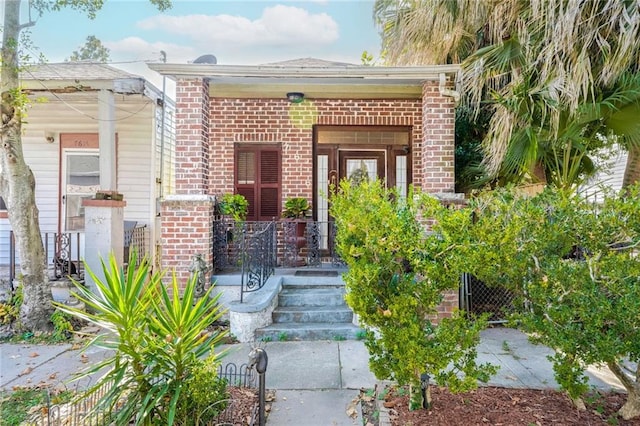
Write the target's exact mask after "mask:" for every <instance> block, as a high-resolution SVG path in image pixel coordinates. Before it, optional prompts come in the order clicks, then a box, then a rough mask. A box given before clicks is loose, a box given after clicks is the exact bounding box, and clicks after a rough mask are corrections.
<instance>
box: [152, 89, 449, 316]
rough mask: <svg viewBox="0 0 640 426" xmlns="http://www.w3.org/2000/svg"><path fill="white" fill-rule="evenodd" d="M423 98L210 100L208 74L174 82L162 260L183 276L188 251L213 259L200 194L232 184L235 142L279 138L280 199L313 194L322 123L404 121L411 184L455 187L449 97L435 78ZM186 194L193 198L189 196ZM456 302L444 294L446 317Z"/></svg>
mask: <svg viewBox="0 0 640 426" xmlns="http://www.w3.org/2000/svg"><path fill="white" fill-rule="evenodd" d="M422 94H423V96H422V99H348V98H345V99H307V100H305V101H304V102H303V103H300V104H293V103H289V102H288V101H287V100H286V99H285V98H284V97H283V98H278V99H263V98H253V99H252V98H213V97H211V98H210V97H209V88H208V84H207V82H206V80H204V79H192V80H188V79H185V80H178V82H177V89H176V96H177V102H176V104H177V111H176V121H177V126H176V193H177V194H178V195H177V196H179V197H182V198H179V199H172V198H171V197H168V198H167V200H166V201H165V202H164V203H163V205H162V265H163V267H164V268H176V270H177V271H178V275H179V277H181V278H182V277H188V271H186V268H187V267H188V265H189V263H190V259H191V256H192V254H194V253H205V254H206V256H207V257H206V259H207V260H208V261H209V260H210V257H211V252H212V249H211V243H212V238H211V237H212V236H211V229H212V227H211V224H212V221H213V214H212V211H213V209H212V207H213V204H212V201H211V200H203V199H201V198H199V197H202V196H206V195H210V196H214V195H218V194H223V193H228V192H233V190H234V146H235V144H243V143H246V144H249V143H250V144H276V143H277V144H280V146H281V154H282V187H281V189H282V192H281V202H284V200H286V199H287V198H289V197H305V198H307V199H313V195H314V194H313V179H314V170H313V129H314V125H323V126H406V127H410V129H411V145H412V146H411V161H412V170H413V174H412V181H413V184H414V185H416V186H419V187H422V188H423V189H424V190H426V191H428V192H434V193H442V192H453V191H454V100H453V99H452V98H450V97H447V96H443V95H441V94H440V91H439V86H438V82H436V81H429V82H426V83H424V84H423V88H422ZM188 195H194V196H196V198H194V199H189V198H188V197H187V196H188ZM457 306H458V295H457V293H454V292H452V293H447V294H446V295H445V301H444V303H443V305H442V307H441V310H442V314H443V315H444V316H447V315H449V314H450V312H451V310H452V309H453V308H455V307H457Z"/></svg>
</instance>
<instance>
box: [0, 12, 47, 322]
mask: <svg viewBox="0 0 640 426" xmlns="http://www.w3.org/2000/svg"><path fill="white" fill-rule="evenodd" d="M20 30H21V26H20V1H19V0H12V1H6V2H4V28H3V44H2V77H1V80H0V81H1V84H2V90H1V96H2V123H1V127H0V195H1V196H2V197H3V198H4V200H5V203H6V205H7V213H8V216H9V223H10V224H11V229H12V230H13V232H14V235H15V239H16V243H17V248H18V251H19V254H20V272H21V274H22V277H21V281H22V285H23V303H22V307H21V310H20V321H21V323H22V326H23V327H24V328H26V329H28V330H30V331H49V330H51V329H52V323H51V314H52V313H53V311H54V308H53V305H52V304H51V302H52V300H53V297H52V295H51V288H50V287H49V283H48V280H47V276H46V273H45V271H46V259H45V256H44V247H43V245H42V237H41V235H40V224H39V222H38V208H37V207H36V200H35V178H34V176H33V173H32V172H31V169H30V168H29V167H28V166H27V164H26V163H25V161H24V155H23V151H22V118H23V117H22V116H23V113H22V111H23V109H24V108H25V107H26V105H25V102H24V99H23V97H22V96H21V92H20V91H19V79H18V75H19V74H18V69H19V68H18V67H19V61H18V51H17V48H18V39H19V35H20Z"/></svg>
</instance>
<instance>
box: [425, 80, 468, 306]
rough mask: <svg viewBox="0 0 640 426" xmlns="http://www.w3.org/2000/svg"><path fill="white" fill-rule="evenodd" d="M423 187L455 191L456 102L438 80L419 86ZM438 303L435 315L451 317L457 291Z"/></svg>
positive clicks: (458, 295)
mask: <svg viewBox="0 0 640 426" xmlns="http://www.w3.org/2000/svg"><path fill="white" fill-rule="evenodd" d="M422 120H423V126H422V132H423V133H422V164H423V170H422V172H423V177H424V179H423V181H422V190H423V191H426V192H431V193H434V194H437V193H440V194H442V193H448V195H453V192H455V169H454V168H455V166H454V164H455V162H454V160H455V159H454V156H455V101H454V99H453V98H452V97H449V96H444V95H441V94H440V89H439V87H438V82H427V83H425V84H423V86H422ZM443 296H444V300H443V301H442V303H441V304H440V305H439V306H438V313H437V317H438V318H445V317H450V316H451V314H452V312H453V310H454V309H456V308H458V306H459V305H460V293H459V292H458V291H446V292H445V293H444V294H443Z"/></svg>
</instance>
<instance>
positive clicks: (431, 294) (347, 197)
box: [331, 180, 495, 408]
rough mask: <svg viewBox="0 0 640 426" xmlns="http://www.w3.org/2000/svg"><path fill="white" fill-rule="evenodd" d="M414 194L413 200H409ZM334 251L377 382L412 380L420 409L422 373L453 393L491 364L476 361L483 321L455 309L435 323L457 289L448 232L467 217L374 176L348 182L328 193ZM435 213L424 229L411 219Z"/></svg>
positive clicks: (415, 403)
mask: <svg viewBox="0 0 640 426" xmlns="http://www.w3.org/2000/svg"><path fill="white" fill-rule="evenodd" d="M414 195H415V197H414ZM331 215H332V216H334V217H335V220H336V225H337V235H336V245H337V249H338V253H339V254H340V256H341V257H342V259H344V261H345V262H346V263H347V266H348V268H349V269H348V271H347V272H346V274H345V275H344V279H345V283H346V289H347V294H346V300H347V303H348V304H349V306H350V307H351V308H352V309H353V310H354V312H355V313H357V314H358V315H359V318H360V321H361V323H362V326H363V327H364V328H365V329H366V330H367V333H366V334H365V345H366V346H367V349H368V351H369V355H370V358H369V363H370V367H371V370H372V371H373V372H374V373H375V375H376V377H377V378H379V379H395V380H397V381H398V382H399V383H400V384H410V385H411V389H412V408H418V407H421V406H424V401H422V393H421V392H420V375H421V374H422V373H424V372H426V373H428V374H429V375H430V376H431V377H432V378H434V380H435V381H436V382H437V383H438V384H441V385H448V386H449V387H450V388H451V390H452V391H462V390H468V389H472V388H475V387H476V386H477V381H478V379H480V380H482V381H486V380H488V378H489V376H490V374H492V373H494V372H495V367H493V366H490V365H487V364H485V365H477V364H476V362H475V358H476V345H477V344H478V342H479V332H480V330H481V329H482V328H483V327H484V325H485V324H486V321H485V320H483V319H479V320H477V321H475V322H473V321H469V320H467V318H466V317H465V316H464V315H462V314H460V313H459V312H454V314H453V316H452V317H451V318H445V319H442V320H441V321H440V322H439V323H437V324H436V323H435V322H434V321H433V320H434V318H435V316H436V313H437V310H436V307H437V306H438V305H439V304H440V302H441V301H442V300H443V295H442V294H443V292H445V291H451V290H453V291H457V289H458V286H459V282H460V273H462V272H464V270H463V269H462V268H461V266H460V265H461V261H460V259H459V258H458V257H457V256H453V255H451V253H452V251H451V248H450V247H449V241H448V239H447V233H448V232H449V228H453V229H460V228H464V226H465V225H466V224H467V223H468V222H469V221H470V218H468V217H466V216H465V215H464V214H461V213H458V212H456V211H450V210H448V209H446V208H445V207H443V206H442V205H441V204H440V202H439V201H437V200H435V199H433V198H431V197H428V196H426V195H420V194H417V193H416V194H414V193H413V192H412V193H411V194H410V195H409V196H408V197H407V201H403V200H401V199H400V198H399V197H398V196H397V194H396V193H395V192H394V191H393V190H389V189H386V188H384V186H383V184H382V183H381V182H380V181H368V180H363V181H361V182H359V183H358V184H357V185H355V184H352V183H351V182H350V181H348V180H344V181H342V182H341V185H340V188H339V190H338V191H336V192H335V194H334V195H333V196H332V198H331ZM418 216H421V217H426V218H436V219H437V221H438V223H437V224H436V225H434V228H433V231H434V232H433V233H427V232H426V229H425V228H424V227H423V225H422V224H421V223H420V222H419V221H418V219H417V217H418Z"/></svg>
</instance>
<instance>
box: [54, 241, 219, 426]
mask: <svg viewBox="0 0 640 426" xmlns="http://www.w3.org/2000/svg"><path fill="white" fill-rule="evenodd" d="M131 256H132V258H131V259H130V261H129V266H128V268H127V271H126V273H125V271H124V270H122V269H120V268H119V267H118V265H117V264H116V261H115V259H114V257H113V256H111V257H110V259H109V263H108V264H105V263H104V262H102V269H103V273H104V277H105V278H104V280H103V279H100V278H99V277H98V276H96V274H95V273H94V272H93V271H91V270H89V269H88V268H87V273H88V274H89V275H90V276H91V277H92V279H93V280H94V282H95V283H96V286H97V293H95V294H94V293H93V292H91V290H89V289H87V288H86V287H84V286H83V285H81V284H79V283H74V284H75V285H76V290H77V293H76V294H75V296H76V298H77V299H78V300H79V301H81V302H83V303H84V304H85V305H86V308H87V311H86V312H85V311H83V310H79V309H77V308H74V307H70V306H65V305H62V304H56V306H57V307H58V309H60V310H61V311H63V312H66V313H68V314H71V315H73V316H75V317H78V318H81V319H83V320H86V321H88V322H90V323H93V324H96V325H98V326H100V327H102V328H103V329H104V330H105V331H106V333H103V334H100V335H98V336H96V338H95V339H94V342H93V343H95V344H96V345H97V346H99V347H103V348H107V349H113V350H115V353H114V355H113V356H112V357H110V358H107V359H105V360H104V361H102V362H100V363H98V364H96V365H93V366H91V367H90V368H89V369H87V370H86V371H84V372H83V373H82V374H80V375H79V376H78V378H80V377H85V376H88V375H90V374H93V373H96V372H98V371H100V370H102V369H103V368H106V369H107V372H106V374H104V375H103V376H102V377H101V378H100V380H98V382H97V383H96V384H95V385H93V386H92V387H91V388H89V389H88V390H87V392H86V394H85V396H88V395H91V394H93V393H95V392H96V391H97V390H98V389H100V388H102V387H103V386H104V387H108V389H109V390H108V391H107V392H106V394H105V395H104V396H103V397H101V398H100V400H99V402H98V404H97V405H96V407H95V410H98V411H102V412H104V413H112V414H113V416H114V418H113V420H114V422H115V423H116V424H129V422H130V421H131V420H133V421H134V422H135V424H164V425H172V424H174V423H183V422H184V421H185V419H179V418H177V417H176V416H177V415H178V414H181V413H179V412H178V409H177V407H178V406H179V404H180V403H181V398H184V397H185V395H188V393H185V392H184V389H185V386H186V383H188V382H189V380H190V378H191V377H192V376H193V375H194V373H195V371H196V369H198V368H200V367H201V366H202V364H201V362H200V361H199V359H200V358H202V357H203V356H205V355H207V354H208V355H209V357H210V358H211V359H210V360H209V361H208V362H215V361H216V359H217V357H219V356H220V355H219V354H218V355H216V354H215V353H214V348H215V345H216V344H218V343H219V342H220V341H221V340H222V339H223V338H224V332H220V331H216V332H213V333H211V334H210V333H208V332H207V327H208V326H209V325H210V324H212V323H213V322H214V321H216V320H217V319H219V318H220V316H221V315H222V312H221V310H220V308H219V306H218V304H217V303H218V298H219V296H216V297H213V298H212V297H210V296H211V288H209V290H208V291H207V292H206V294H205V295H204V296H203V297H202V298H200V299H197V300H194V298H193V292H194V289H195V286H196V282H197V274H194V275H193V276H192V277H191V278H190V279H189V281H188V282H187V283H186V286H185V288H184V292H183V294H182V297H180V288H179V285H178V282H177V280H176V277H175V275H174V276H173V278H172V280H171V284H170V286H169V289H167V288H166V287H165V285H164V284H163V283H162V281H161V278H162V276H161V274H158V273H150V265H149V262H148V260H147V259H142V260H141V261H140V264H139V266H138V267H136V262H135V261H133V260H134V258H133V256H135V253H132V254H131ZM214 402H215V401H210V403H214ZM182 414H184V413H182ZM187 414H188V415H189V418H190V417H191V415H192V413H187Z"/></svg>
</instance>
